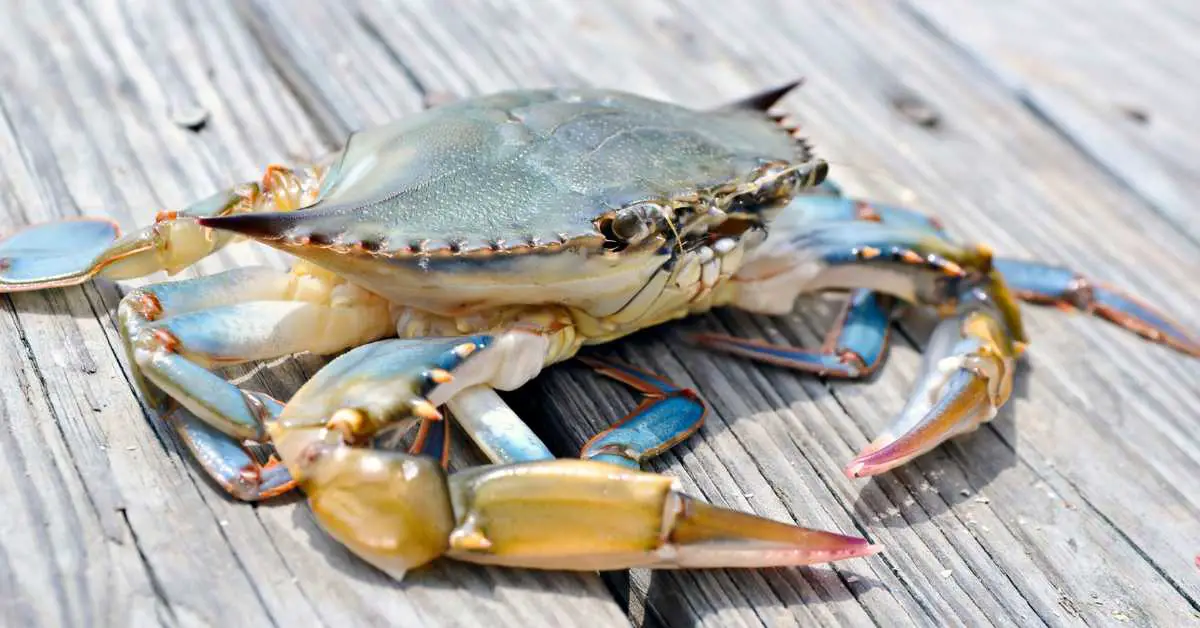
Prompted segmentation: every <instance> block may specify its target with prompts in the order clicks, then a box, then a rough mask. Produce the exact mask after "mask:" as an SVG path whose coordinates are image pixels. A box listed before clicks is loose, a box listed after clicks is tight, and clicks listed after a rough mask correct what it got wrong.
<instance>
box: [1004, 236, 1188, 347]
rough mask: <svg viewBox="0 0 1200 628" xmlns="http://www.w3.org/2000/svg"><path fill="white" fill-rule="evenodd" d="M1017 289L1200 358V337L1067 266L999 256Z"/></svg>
mask: <svg viewBox="0 0 1200 628" xmlns="http://www.w3.org/2000/svg"><path fill="white" fill-rule="evenodd" d="M993 264H994V266H995V268H996V270H998V271H999V272H1000V273H1001V274H1003V275H1004V278H1005V281H1007V282H1008V284H1009V285H1010V286H1012V289H1013V292H1015V293H1016V294H1017V296H1019V297H1020V298H1021V299H1023V300H1025V301H1029V302H1031V303H1041V304H1046V305H1057V306H1059V307H1061V308H1063V309H1075V310H1079V311H1080V312H1085V313H1089V314H1093V315H1095V316H1099V317H1100V318H1103V319H1105V320H1107V321H1109V322H1111V323H1113V324H1116V325H1119V326H1121V327H1123V328H1125V329H1128V330H1130V331H1132V332H1134V333H1136V334H1137V335H1139V336H1141V337H1142V338H1145V339H1146V340H1149V341H1151V342H1155V343H1158V344H1162V345H1166V346H1168V347H1170V348H1172V349H1174V350H1176V351H1179V352H1181V353H1185V354H1187V355H1191V356H1194V357H1200V337H1197V336H1196V335H1195V334H1194V333H1192V332H1189V331H1188V330H1186V329H1184V328H1183V327H1182V326H1181V325H1179V324H1178V323H1176V322H1175V321H1173V320H1171V318H1170V317H1168V316H1167V315H1166V314H1164V313H1162V312H1161V311H1159V310H1158V309H1156V308H1155V307H1153V306H1151V305H1150V304H1148V303H1146V302H1145V301H1142V300H1141V299H1138V298H1136V297H1134V296H1132V295H1129V294H1126V293H1125V292H1122V291H1121V290H1118V289H1117V288H1114V287H1112V286H1110V285H1108V284H1104V283H1100V282H1096V281H1092V280H1090V279H1088V278H1087V277H1084V276H1082V275H1079V274H1077V273H1075V272H1073V271H1071V270H1069V269H1067V268H1062V267H1060V266H1051V265H1049V264H1042V263H1039V262H1032V261H1025V260H1013V259H995V260H994V261H993Z"/></svg>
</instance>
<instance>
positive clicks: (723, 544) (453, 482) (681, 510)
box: [448, 459, 880, 571]
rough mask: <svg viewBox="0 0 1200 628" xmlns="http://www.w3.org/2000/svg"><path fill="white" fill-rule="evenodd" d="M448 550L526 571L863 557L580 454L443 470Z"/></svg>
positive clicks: (855, 541) (855, 549) (849, 540)
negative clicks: (449, 521) (448, 500)
mask: <svg viewBox="0 0 1200 628" xmlns="http://www.w3.org/2000/svg"><path fill="white" fill-rule="evenodd" d="M450 490H451V496H452V502H453V504H454V512H455V517H456V527H455V529H454V531H453V532H452V533H451V534H450V550H449V552H448V555H449V556H450V557H452V558H455V559H458V560H464V561H469V562H475V563H485V564H497V565H507V566H512V567H526V568H534V569H562V570H587V571H591V570H611V569H627V568H631V567H651V568H656V569H664V568H689V569H690V568H715V567H770V566H790V565H810V564H815V563H825V562H831V561H835V560H842V559H846V558H854V557H858V556H868V555H871V554H874V553H876V552H878V551H879V550H880V547H879V546H877V545H873V544H871V543H869V542H867V541H866V540H864V539H860V538H856V537H850V536H842V535H840V534H834V533H830V532H822V531H817V530H808V529H804V528H799V527H796V526H792V525H788V524H785V523H780V522H777V521H772V520H770V519H764V518H762V517H757V516H754V515H750V514H746V513H742V512H738V511H734V510H727V509H724V508H719V507H716V506H713V505H711V504H706V503H703V502H700V501H696V500H695V499H693V498H691V497H688V496H686V495H683V494H682V493H680V492H679V491H678V489H677V484H676V480H674V479H672V478H669V477H667V476H663V475H658V474H654V473H646V472H642V471H635V470H632V469H628V468H626V467H622V466H618V465H613V464H609V463H606V462H597V461H589V460H561V459H560V460H547V461H538V462H530V463H521V464H513V465H503V466H493V467H479V468H474V469H468V470H465V471H462V472H460V473H457V474H455V475H454V476H451V478H450Z"/></svg>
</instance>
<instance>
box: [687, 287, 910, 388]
mask: <svg viewBox="0 0 1200 628" xmlns="http://www.w3.org/2000/svg"><path fill="white" fill-rule="evenodd" d="M893 303H894V302H893V300H892V299H891V298H890V297H888V296H886V295H881V294H878V293H876V292H873V291H870V290H854V291H853V292H851V293H850V298H849V299H848V300H847V301H846V306H845V307H844V308H843V309H842V313H841V315H840V316H838V319H837V322H836V323H834V325H833V327H832V328H831V329H830V330H829V332H828V334H826V337H825V343H824V344H823V345H822V346H821V348H820V349H815V350H814V349H803V348H801V347H792V346H788V345H778V344H773V343H767V342H762V341H759V340H746V339H742V338H735V337H733V336H727V335H724V334H711V333H709V334H693V335H692V336H691V338H692V339H693V340H694V341H696V342H698V343H700V344H702V345H704V346H705V347H708V348H710V349H716V350H718V351H724V352H726V353H732V354H734V355H740V356H742V357H745V358H749V359H752V360H758V361H760V362H766V363H769V364H775V365H778V366H783V367H786V368H792V369H796V370H800V371H804V372H807V373H812V374H814V375H818V376H823V377H839V378H847V379H856V378H861V377H869V376H870V375H871V374H872V373H874V372H875V371H876V370H877V369H878V368H879V366H880V365H881V364H883V359H884V353H885V352H886V351H887V346H888V341H889V337H890V335H891V315H892V305H893Z"/></svg>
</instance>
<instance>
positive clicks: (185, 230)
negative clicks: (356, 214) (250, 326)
mask: <svg viewBox="0 0 1200 628" xmlns="http://www.w3.org/2000/svg"><path fill="white" fill-rule="evenodd" d="M323 173H324V167H321V166H309V167H306V168H304V169H302V170H292V169H289V168H285V167H283V166H270V167H268V168H267V170H266V172H265V173H264V174H263V178H262V181H261V182H251V183H246V184H243V185H239V186H236V187H232V188H230V189H228V190H224V191H221V192H218V193H216V194H214V195H212V196H210V197H208V198H206V199H204V200H201V201H199V202H196V203H193V204H192V205H190V206H188V207H187V208H186V209H183V210H181V211H167V212H160V213H159V215H158V217H157V218H156V220H155V222H154V224H152V225H149V226H147V227H145V228H143V229H141V230H140V231H137V232H134V233H131V234H129V235H126V236H124V237H118V236H120V229H119V228H118V227H117V225H116V224H115V223H113V222H112V221H109V220H105V219H99V218H81V219H73V220H63V221H57V222H48V223H44V224H39V225H35V226H32V227H28V228H26V229H24V230H21V231H18V232H16V233H14V234H12V235H10V236H8V237H7V238H5V239H3V240H0V293H4V292H19V291H26V290H43V289H46V288H61V287H65V286H74V285H78V284H81V283H84V282H86V281H88V280H90V279H92V278H93V277H95V276H97V275H99V276H102V277H107V278H109V279H133V278H136V277H143V276H146V275H149V274H152V273H155V272H157V271H160V270H165V271H167V273H168V274H175V273H177V272H179V271H180V270H182V269H183V268H185V267H187V266H190V265H192V264H194V263H196V262H198V261H200V260H201V259H203V258H205V257H207V256H209V255H211V254H212V253H214V252H216V251H217V250H219V249H221V248H223V247H224V246H226V245H228V244H230V243H232V242H235V241H237V240H238V239H240V238H241V236H239V235H237V234H234V233H233V232H228V231H216V230H213V229H210V228H208V227H202V226H200V225H199V223H198V222H197V220H199V219H201V218H211V217H216V216H226V215H231V214H238V213H245V212H253V211H266V210H276V211H290V210H293V209H297V208H299V207H301V206H303V205H304V204H306V203H309V202H311V201H312V199H315V197H316V194H317V188H318V186H319V185H320V180H321V177H322V176H323Z"/></svg>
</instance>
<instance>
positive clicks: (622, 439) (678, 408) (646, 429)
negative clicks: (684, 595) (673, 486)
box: [579, 357, 707, 469]
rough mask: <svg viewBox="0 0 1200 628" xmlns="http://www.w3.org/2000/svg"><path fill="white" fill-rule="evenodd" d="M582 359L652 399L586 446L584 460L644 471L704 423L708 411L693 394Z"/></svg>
mask: <svg viewBox="0 0 1200 628" xmlns="http://www.w3.org/2000/svg"><path fill="white" fill-rule="evenodd" d="M579 360H580V361H581V362H583V363H584V364H587V365H588V366H590V367H592V368H593V369H595V370H596V371H597V372H598V373H600V374H602V375H607V376H608V377H611V378H613V379H615V380H617V381H620V382H624V383H625V384H628V385H629V386H631V387H633V388H634V389H636V390H638V391H640V392H642V393H644V394H645V395H646V396H647V399H645V400H643V401H642V403H641V404H639V405H638V407H637V408H634V410H633V412H630V413H629V414H628V415H627V416H626V417H625V418H623V419H621V420H620V421H618V422H617V423H616V424H614V425H613V426H612V427H610V428H608V429H607V430H605V431H603V432H600V433H599V434H597V435H596V436H594V437H592V439H591V440H589V441H588V442H587V443H586V444H584V446H583V449H582V451H581V452H580V454H579V457H580V458H583V459H585V460H597V461H601V462H609V463H612V464H619V465H622V466H625V467H629V468H633V469H638V468H640V467H641V464H642V462H644V461H646V460H648V459H650V458H652V457H654V456H657V455H659V454H661V453H662V452H664V451H666V450H668V449H670V448H671V447H673V446H675V445H676V444H678V443H679V442H681V441H683V440H684V439H685V438H687V437H688V436H691V435H692V434H694V433H695V432H696V430H698V429H700V426H701V425H702V424H703V423H704V416H705V414H706V412H707V410H706V408H705V405H704V402H703V401H701V400H700V398H699V397H697V396H696V393H694V392H693V391H691V390H689V389H686V388H680V387H678V386H676V385H675V384H673V383H671V382H670V381H668V380H666V379H663V378H661V377H658V376H656V375H652V374H650V373H647V372H645V371H642V370H640V369H636V368H633V367H631V366H628V365H624V364H619V363H616V362H610V361H607V360H598V359H596V358H587V357H581V358H579Z"/></svg>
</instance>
